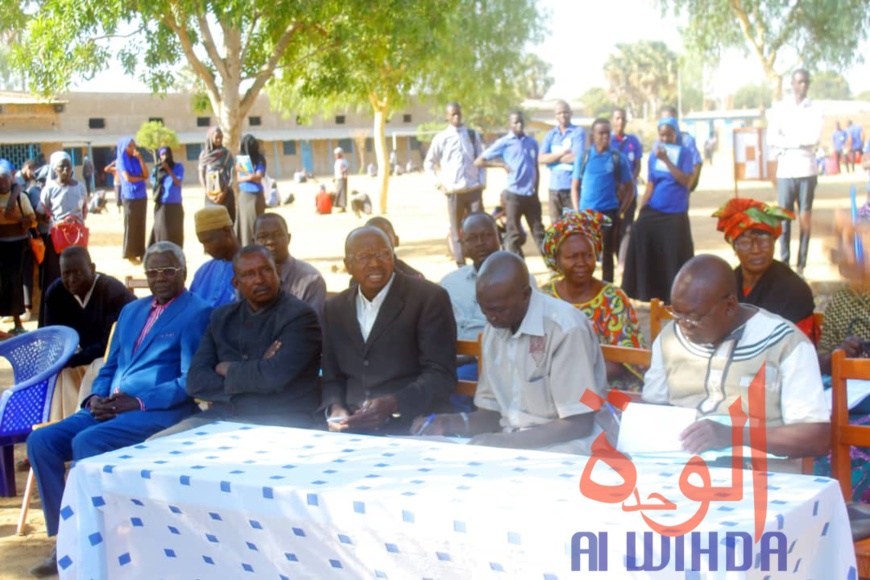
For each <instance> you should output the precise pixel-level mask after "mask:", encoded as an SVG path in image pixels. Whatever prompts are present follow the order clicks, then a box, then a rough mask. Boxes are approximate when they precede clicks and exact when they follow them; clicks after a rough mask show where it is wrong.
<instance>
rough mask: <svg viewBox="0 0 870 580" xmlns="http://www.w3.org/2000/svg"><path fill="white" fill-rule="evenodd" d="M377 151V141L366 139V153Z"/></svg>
mask: <svg viewBox="0 0 870 580" xmlns="http://www.w3.org/2000/svg"><path fill="white" fill-rule="evenodd" d="M374 149H375V140H374V139H372V138H371V137H369V138H368V139H366V153H371V152H372V151H374Z"/></svg>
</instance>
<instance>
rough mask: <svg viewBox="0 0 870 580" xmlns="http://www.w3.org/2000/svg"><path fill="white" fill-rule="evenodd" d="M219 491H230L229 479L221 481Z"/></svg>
mask: <svg viewBox="0 0 870 580" xmlns="http://www.w3.org/2000/svg"><path fill="white" fill-rule="evenodd" d="M221 491H223V492H225V493H231V487H230V482H229V481H222V482H221Z"/></svg>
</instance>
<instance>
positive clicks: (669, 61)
mask: <svg viewBox="0 0 870 580" xmlns="http://www.w3.org/2000/svg"><path fill="white" fill-rule="evenodd" d="M677 66H678V57H677V54H676V53H675V52H674V51H672V50H671V49H670V48H668V47H667V45H666V44H665V43H664V42H660V41H650V40H641V41H638V42H635V43H631V44H625V43H621V44H617V45H616V52H614V53H612V54H611V55H610V56H609V57H607V61H606V62H605V63H604V74H605V76H606V78H607V80H608V82H609V84H610V88H609V93H610V97H611V99H612V100H613V101H614V102H616V103H620V104H623V105H624V106H625V107H626V108H627V109H628V110H629V111H630V112H631V114H632V116H634V117H639V116H643V117H647V116H653V117H654V116H656V115H657V114H658V109H659V107H660V106H661V105H662V104H665V103H666V102H667V103H668V104H674V105H676V98H675V95H676V88H677Z"/></svg>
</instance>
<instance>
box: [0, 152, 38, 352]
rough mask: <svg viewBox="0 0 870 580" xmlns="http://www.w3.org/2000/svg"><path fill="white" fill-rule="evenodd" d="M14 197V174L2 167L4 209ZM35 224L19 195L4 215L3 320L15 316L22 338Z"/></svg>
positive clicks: (0, 220) (0, 248) (0, 245)
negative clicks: (26, 278) (29, 236)
mask: <svg viewBox="0 0 870 580" xmlns="http://www.w3.org/2000/svg"><path fill="white" fill-rule="evenodd" d="M11 193H12V172H11V171H10V170H9V168H8V167H6V166H0V207H4V208H5V207H7V206H6V204H7V202H8V201H9V199H10V197H11ZM34 220H35V215H34V213H33V208H32V206H31V205H30V199H29V198H28V197H27V195H19V196H18V199H17V200H16V201H15V203H14V205H12V206H11V208H10V209H8V210H6V211H2V212H0V317H3V316H11V317H12V321H13V324H14V325H15V326H14V327H13V328H12V330H11V334H13V335H15V334H21V333H22V332H24V326H23V325H22V324H21V315H22V314H24V279H23V277H22V273H23V271H24V256H25V253H24V252H25V246H26V245H27V244H28V241H27V229H28V228H29V227H30V226H31V224H32V223H33V222H34Z"/></svg>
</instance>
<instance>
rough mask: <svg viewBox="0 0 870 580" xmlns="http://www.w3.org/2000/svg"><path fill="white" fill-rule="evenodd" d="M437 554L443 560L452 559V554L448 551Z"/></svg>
mask: <svg viewBox="0 0 870 580" xmlns="http://www.w3.org/2000/svg"><path fill="white" fill-rule="evenodd" d="M435 556H436V557H437V558H438V559H439V560H441V561H442V562H449V561H450V554H448V553H447V552H435Z"/></svg>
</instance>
